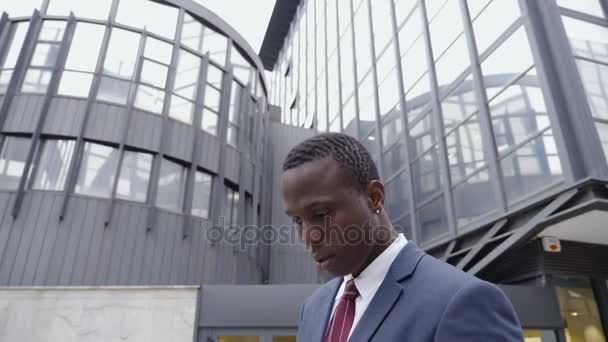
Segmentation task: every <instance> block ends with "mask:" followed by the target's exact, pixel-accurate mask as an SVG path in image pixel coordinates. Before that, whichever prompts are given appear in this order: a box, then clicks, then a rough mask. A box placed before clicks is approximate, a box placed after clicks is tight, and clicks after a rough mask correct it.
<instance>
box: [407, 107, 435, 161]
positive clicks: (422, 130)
mask: <svg viewBox="0 0 608 342" xmlns="http://www.w3.org/2000/svg"><path fill="white" fill-rule="evenodd" d="M434 129H435V128H434V127H433V118H432V117H431V113H428V114H426V115H425V116H424V117H423V118H422V119H421V120H420V121H418V122H417V123H415V124H412V125H411V126H410V137H411V139H412V142H413V146H411V147H410V148H414V153H413V154H414V155H416V156H418V155H420V154H422V153H424V152H425V151H426V150H428V149H429V148H431V146H433V145H434V144H435V141H436V140H435V131H434Z"/></svg>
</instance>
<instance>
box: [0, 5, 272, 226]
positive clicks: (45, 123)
mask: <svg viewBox="0 0 608 342" xmlns="http://www.w3.org/2000/svg"><path fill="white" fill-rule="evenodd" d="M201 11H202V13H210V12H208V11H207V10H206V9H204V8H201V7H200V6H199V5H196V4H194V3H188V4H187V5H186V6H183V7H180V6H179V5H178V4H175V3H173V2H171V1H148V0H120V1H119V0H100V1H94V2H92V3H90V2H82V1H76V0H27V1H18V2H15V1H2V2H1V3H0V13H2V18H1V19H0V104H1V107H0V117H2V119H1V120H2V125H3V129H2V135H1V142H2V143H1V146H2V147H1V149H0V169H1V170H0V188H1V190H5V191H15V192H16V193H17V200H16V202H15V205H14V210H13V215H15V216H16V215H18V212H19V207H20V205H21V202H22V201H23V197H24V196H25V195H26V194H27V193H28V192H29V191H31V190H36V191H38V190H42V191H55V192H62V193H64V194H65V195H66V196H65V198H66V199H65V203H64V207H65V206H67V202H68V198H69V196H71V195H72V194H74V195H80V196H85V197H93V198H102V199H109V200H110V201H111V202H112V203H114V202H115V200H121V201H127V202H134V203H141V204H144V205H146V206H150V207H156V208H159V209H163V210H165V211H167V212H171V213H175V214H179V215H184V216H187V217H192V218H196V219H202V220H214V219H216V218H217V217H219V216H221V215H223V214H224V211H228V212H230V214H227V215H229V216H230V217H231V218H232V217H233V218H234V224H236V220H237V216H238V215H237V211H236V209H234V210H233V207H236V208H238V207H240V206H241V204H242V205H243V207H242V209H241V210H243V209H244V206H246V205H250V206H253V205H254V203H253V201H250V202H245V201H239V198H244V197H245V196H249V197H253V196H252V192H253V186H254V184H257V185H256V186H258V187H259V182H260V181H261V180H260V179H261V177H260V176H259V175H260V173H261V161H262V148H261V147H259V146H262V144H263V136H264V134H263V131H264V127H263V125H264V124H265V116H266V113H267V102H268V101H267V96H266V93H267V90H266V86H265V84H264V81H263V75H262V72H263V70H262V69H261V64H260V62H259V59H258V58H257V56H256V55H255V54H254V53H252V52H251V48H250V47H249V46H248V45H247V44H246V43H244V40H243V39H242V38H241V37H240V36H238V34H235V32H234V30H233V29H232V28H230V27H229V26H228V25H226V24H224V23H223V22H218V21H217V19H213V20H211V19H208V18H205V17H204V15H201ZM142 13H145V15H141V14H142ZM36 103H38V104H39V106H36V105H35V104H36ZM21 105H23V106H25V107H24V108H20V107H19V106H21ZM19 111H21V112H19ZM104 111H105V112H107V113H103V112H104ZM25 114H27V115H29V116H28V117H27V118H25V119H23V120H27V122H26V123H24V124H23V125H22V124H19V123H17V122H16V121H15V120H16V119H17V116H24V115H25ZM104 114H107V115H104ZM27 115H26V116H27ZM17 120H19V119H17ZM104 126H105V127H104ZM137 135H140V136H141V137H140V138H136V136H137ZM206 151H213V153H210V154H207V155H205V152H206ZM218 157H219V162H218ZM227 159H228V160H229V161H226V160H227ZM231 161H234V162H233V163H232V164H230V162H231ZM218 163H219V164H221V163H224V165H219V164H218ZM226 164H229V165H228V168H229V169H230V170H229V172H226V171H225V170H226ZM241 164H242V165H246V166H243V167H244V168H245V167H246V168H247V172H248V174H247V176H248V177H249V179H248V181H247V184H248V185H247V186H246V189H245V186H241V189H239V183H241V178H240V176H241V175H240V174H239V170H240V166H239V165H241ZM233 169H234V170H233ZM231 173H232V174H233V175H230V174H231ZM256 175H257V177H256ZM242 179H243V181H244V179H245V176H243V178H242ZM239 194H240V196H239ZM226 196H227V197H228V198H231V199H232V202H231V205H230V206H229V207H228V208H226V207H224V205H223V204H224V201H223V200H222V201H219V202H218V201H214V200H212V199H214V198H217V199H220V198H224V197H226ZM215 202H217V203H222V205H216V207H215V208H213V209H212V208H211V204H212V203H215ZM241 202H242V203H241ZM258 204H259V202H256V203H255V205H256V206H257V205H258ZM212 211H213V214H210V212H212ZM233 211H234V213H232V212H233ZM247 211H248V212H249V213H252V215H253V213H257V212H258V211H257V210H253V208H247ZM62 215H63V214H62ZM110 216H111V214H110ZM110 216H108V218H107V219H108V220H111V217H110ZM239 219H243V220H244V221H243V222H254V221H255V220H254V217H253V216H250V217H247V218H244V217H241V218H239Z"/></svg>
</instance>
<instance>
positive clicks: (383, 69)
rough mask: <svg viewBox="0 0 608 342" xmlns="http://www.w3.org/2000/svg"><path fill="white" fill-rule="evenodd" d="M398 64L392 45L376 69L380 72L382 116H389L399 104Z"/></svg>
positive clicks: (379, 87)
mask: <svg viewBox="0 0 608 342" xmlns="http://www.w3.org/2000/svg"><path fill="white" fill-rule="evenodd" d="M396 62H397V58H396V57H395V50H394V46H393V45H392V43H391V45H389V47H388V49H387V50H386V51H384V54H383V55H382V56H381V57H380V59H379V60H378V63H377V69H376V70H377V72H378V100H379V102H380V115H381V116H384V115H387V114H389V113H390V112H391V110H392V109H393V107H395V105H398V104H399V85H398V83H397V69H396Z"/></svg>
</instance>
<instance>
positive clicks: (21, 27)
mask: <svg viewBox="0 0 608 342" xmlns="http://www.w3.org/2000/svg"><path fill="white" fill-rule="evenodd" d="M8 13H10V11H9V12H8ZM28 26H29V21H23V22H18V23H15V24H14V25H13V27H14V29H13V39H12V41H11V44H10V46H9V50H8V53H7V55H6V57H5V58H4V65H2V69H12V68H14V67H15V64H17V58H19V53H20V52H21V47H22V46H23V42H24V41H25V35H26V34H27V28H28Z"/></svg>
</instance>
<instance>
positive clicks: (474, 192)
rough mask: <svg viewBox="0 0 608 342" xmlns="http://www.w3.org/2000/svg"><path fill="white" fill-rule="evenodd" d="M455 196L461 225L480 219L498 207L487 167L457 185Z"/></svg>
mask: <svg viewBox="0 0 608 342" xmlns="http://www.w3.org/2000/svg"><path fill="white" fill-rule="evenodd" d="M453 196H454V211H455V215H456V221H457V224H458V226H459V227H462V226H465V225H467V224H469V223H471V222H473V221H475V220H477V219H479V218H480V217H482V216H484V215H486V214H488V213H489V212H491V211H493V210H494V209H495V208H496V200H495V197H494V190H493V188H492V183H491V182H490V174H489V172H488V170H487V169H486V170H483V171H480V172H478V173H477V174H475V175H473V176H472V177H470V178H469V179H467V180H466V181H465V182H463V183H461V184H458V185H457V186H455V187H454V190H453Z"/></svg>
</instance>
